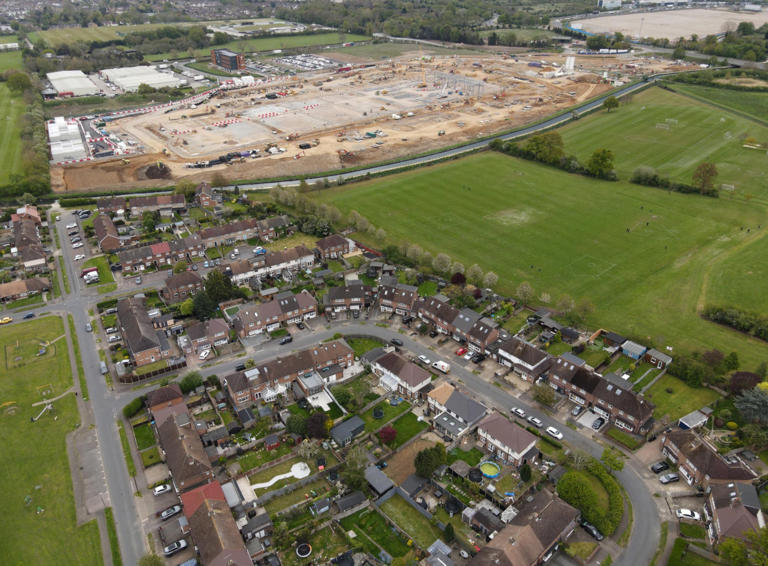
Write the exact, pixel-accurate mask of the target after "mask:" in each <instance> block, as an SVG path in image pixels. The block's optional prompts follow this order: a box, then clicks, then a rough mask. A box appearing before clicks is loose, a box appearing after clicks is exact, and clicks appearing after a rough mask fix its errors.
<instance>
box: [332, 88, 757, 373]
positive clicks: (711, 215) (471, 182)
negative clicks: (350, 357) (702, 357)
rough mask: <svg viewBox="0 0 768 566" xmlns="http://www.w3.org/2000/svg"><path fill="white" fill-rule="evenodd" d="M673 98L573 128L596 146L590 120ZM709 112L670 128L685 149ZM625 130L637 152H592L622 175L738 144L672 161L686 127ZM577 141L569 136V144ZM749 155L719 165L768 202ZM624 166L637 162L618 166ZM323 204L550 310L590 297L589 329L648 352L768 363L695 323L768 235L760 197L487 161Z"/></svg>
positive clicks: (684, 162) (688, 163)
mask: <svg viewBox="0 0 768 566" xmlns="http://www.w3.org/2000/svg"><path fill="white" fill-rule="evenodd" d="M676 98H677V96H676V95H672V94H669V93H666V92H657V89H653V90H651V91H649V92H647V93H644V94H642V95H638V96H635V99H634V101H633V102H632V104H631V105H630V106H629V107H625V106H623V107H621V108H620V109H619V110H618V111H616V112H614V113H611V114H610V115H604V114H603V113H599V114H597V115H594V116H592V117H587V118H583V119H582V120H580V121H579V122H578V123H577V124H576V125H574V126H573V128H577V127H579V128H581V127H583V128H584V129H586V130H590V129H592V136H593V137H592V138H588V137H586V138H584V139H585V140H586V141H585V142H584V143H585V144H586V143H587V141H589V142H591V143H592V144H597V143H598V141H597V139H598V130H599V127H595V126H593V124H592V122H597V121H603V122H604V121H606V120H614V119H615V118H617V117H619V118H622V117H620V116H619V114H620V113H622V112H625V110H627V108H631V106H632V105H638V106H646V110H648V109H649V108H652V105H653V104H660V108H659V109H657V110H654V111H655V112H658V113H659V114H664V113H666V112H667V111H668V108H669V107H670V105H672V106H674V107H675V108H677V110H679V112H682V113H685V112H689V110H688V108H689V107H690V106H694V107H695V106H696V104H695V103H691V102H690V101H688V100H687V99H682V100H680V101H678V100H672V99H676ZM645 112H646V117H647V116H648V114H649V112H647V111H645ZM707 113H709V114H711V115H714V116H716V118H714V119H713V118H711V117H710V119H709V122H708V123H710V124H715V125H719V124H720V122H719V117H720V116H722V115H723V114H724V113H723V111H721V110H717V109H715V110H713V109H708V108H706V107H703V109H699V110H697V112H696V114H690V115H689V114H685V117H684V118H679V119H678V120H679V122H678V123H679V124H680V123H684V122H687V123H689V124H690V127H692V128H695V130H694V131H695V132H696V133H697V135H696V137H689V138H688V139H689V140H690V139H695V140H701V138H702V136H703V135H706V131H705V130H703V129H701V126H700V124H701V123H702V120H705V119H706V114H707ZM678 115H679V114H678ZM726 119H727V120H730V122H729V124H730V125H729V127H730V128H732V129H734V130H735V126H734V124H735V123H736V122H737V121H736V119H735V118H734V117H733V116H731V115H728V116H727V117H726ZM633 127H634V130H633V131H632V132H627V134H626V135H631V136H632V139H633V140H635V142H634V146H633V145H632V144H631V143H628V142H625V141H623V139H621V138H622V134H620V133H618V134H617V132H619V130H618V129H616V130H614V131H610V130H604V131H603V133H602V134H600V135H599V139H600V140H602V144H601V147H611V148H614V149H615V151H616V153H617V163H618V164H619V172H620V175H621V176H622V178H627V177H628V174H627V173H626V172H625V171H626V170H629V172H631V171H632V170H633V169H634V167H635V166H636V165H637V164H650V165H656V166H659V167H660V168H662V165H664V164H665V162H669V163H670V164H671V165H667V167H668V168H669V172H670V173H676V172H677V173H678V174H680V175H685V174H686V173H685V172H686V171H687V170H688V168H691V169H692V168H693V167H695V164H697V163H698V162H699V161H698V160H696V159H694V154H695V153H696V151H698V152H699V153H698V155H699V159H701V160H703V159H705V158H706V156H707V155H714V156H715V157H713V159H715V162H716V163H717V164H718V167H720V162H719V161H718V159H720V157H719V156H726V157H728V158H730V159H734V158H735V157H740V156H739V151H740V148H739V147H738V146H739V142H738V140H736V139H734V140H733V141H732V142H731V144H724V143H722V142H721V140H720V139H719V138H718V139H717V140H714V141H713V142H712V143H711V145H710V146H705V145H704V144H703V143H702V142H701V141H699V142H697V143H696V144H695V145H696V146H697V148H698V150H694V151H692V152H691V151H689V150H687V149H684V150H683V152H682V153H683V154H684V155H680V154H681V152H680V151H679V148H680V147H681V146H682V147H685V143H683V139H684V138H683V134H684V133H683V132H679V133H680V135H681V137H680V138H679V139H678V140H677V142H676V143H677V144H679V145H677V146H675V145H673V144H669V145H662V146H659V145H658V144H657V143H655V142H654V140H653V137H652V133H653V132H655V130H656V127H655V120H654V119H650V120H649V119H647V118H646V119H645V120H640V119H639V120H638V121H636V122H634V125H633ZM686 127H687V126H686ZM670 131H671V130H670ZM578 133H579V132H576V131H574V132H566V133H565V137H566V140H569V139H572V136H575V135H576V134H578ZM685 135H687V136H693V133H692V132H690V131H689V132H688V133H687V134H685ZM654 148H655V149H654ZM566 151H568V152H572V151H574V150H573V143H572V142H569V141H567V142H566ZM586 151H587V150H586V149H582V150H581V151H580V152H578V154H579V155H581V153H584V152H586ZM743 151H745V152H747V150H743ZM657 154H658V155H657ZM665 155H666V158H665ZM746 155H747V156H749V158H747V157H744V158H743V160H742V161H741V163H742V164H743V168H742V174H743V176H742V177H740V178H736V177H735V175H736V169H735V167H734V168H732V169H730V168H729V167H723V169H726V170H730V171H732V175H734V179H733V182H734V183H737V184H738V185H740V186H744V185H749V186H751V187H752V189H751V190H753V191H754V192H755V193H756V194H757V193H758V192H759V194H761V195H765V196H766V197H768V188H766V189H763V190H762V191H760V186H759V182H758V180H757V179H755V178H753V177H752V172H753V171H757V170H759V168H760V165H759V163H758V162H760V160H762V159H764V158H765V157H764V155H763V154H759V153H757V152H751V153H747V154H746ZM622 160H627V161H629V160H632V161H634V163H631V164H629V165H622ZM760 163H761V162H760ZM724 176H725V175H724ZM319 198H320V199H322V200H323V201H328V202H332V203H333V204H335V205H337V206H338V207H339V208H340V209H341V210H342V211H344V212H348V211H350V210H353V209H354V210H357V211H359V212H360V213H361V214H363V215H364V216H366V217H367V218H368V219H369V220H370V221H371V222H372V223H373V224H374V225H376V226H377V227H383V228H384V229H385V230H386V232H387V234H388V236H387V238H388V243H389V242H392V243H399V242H404V241H407V242H413V243H418V244H420V245H421V246H422V247H424V248H425V249H427V250H428V251H430V252H431V253H432V254H433V255H434V254H436V253H439V252H445V253H448V254H449V255H450V256H451V257H452V258H453V259H454V260H457V261H461V262H462V263H464V265H465V266H469V265H471V264H473V263H478V264H480V266H482V267H483V269H485V270H492V271H495V272H496V273H497V274H498V275H499V277H500V281H499V288H500V290H502V291H504V292H507V293H512V292H514V289H515V287H516V286H517V284H518V283H520V282H521V281H529V282H530V283H531V284H532V285H533V287H534V289H535V291H536V293H537V295H538V296H540V295H541V293H545V292H546V293H548V294H549V295H550V296H551V298H552V302H551V304H552V305H553V306H554V305H555V304H556V303H557V301H558V298H559V297H560V296H561V295H563V294H568V295H570V296H571V297H573V298H574V299H577V300H578V299H588V300H590V301H592V302H593V303H594V305H595V307H596V309H595V312H594V313H593V314H592V315H590V317H589V320H588V321H587V323H588V324H590V325H591V326H593V327H600V326H602V327H608V328H611V329H614V330H616V331H617V332H622V333H629V334H634V335H637V336H639V337H643V336H647V337H650V338H652V339H653V340H654V341H655V342H656V345H657V346H665V345H668V344H669V345H672V346H675V347H677V348H682V349H684V350H689V349H690V350H693V349H699V350H701V349H705V348H706V349H709V348H713V347H717V348H719V349H721V350H723V351H726V352H728V351H731V350H735V351H737V352H738V353H739V356H740V358H741V360H742V365H743V367H745V368H748V369H752V368H753V367H755V366H757V364H758V363H759V362H760V361H762V360H763V359H766V357H768V344H765V343H763V342H759V341H757V340H753V339H750V338H748V337H745V336H743V335H741V334H739V333H736V332H733V331H731V330H728V329H726V328H723V327H720V326H717V325H714V324H712V323H709V322H706V321H704V320H702V319H701V318H700V317H699V316H698V315H697V309H698V308H700V307H701V306H702V304H701V303H703V302H709V301H714V300H715V299H717V298H718V294H719V293H721V292H722V285H721V284H720V282H721V280H722V279H723V276H722V275H721V274H722V273H723V269H724V268H725V267H727V265H728V263H727V262H728V261H730V260H731V258H732V257H735V256H737V255H738V254H741V253H747V252H748V251H751V250H752V249H754V248H753V246H756V245H763V244H762V243H763V241H764V240H766V239H767V238H762V239H761V235H762V234H763V232H764V231H765V226H766V223H767V222H768V218H766V210H765V208H764V207H763V206H762V204H759V201H760V200H762V199H758V198H757V197H755V198H754V199H752V200H751V201H748V200H746V199H745V198H729V197H728V196H725V197H723V198H720V199H717V200H716V199H711V198H706V197H700V196H696V195H682V194H677V193H670V192H667V191H663V190H659V189H653V188H646V187H640V186H636V185H632V184H629V183H627V182H625V181H619V182H615V183H610V182H603V181H596V180H593V179H589V178H586V177H581V176H577V175H570V174H567V173H564V172H561V171H559V170H556V169H553V168H549V167H544V166H541V165H538V164H535V163H531V162H528V161H523V160H519V159H515V158H512V157H508V156H504V155H501V154H496V153H490V152H489V153H483V154H479V155H475V156H471V157H467V158H464V159H460V160H456V161H451V162H448V163H445V164H442V165H438V166H434V167H430V168H425V169H420V170H418V171H414V172H409V173H403V174H400V175H395V176H391V177H386V178H384V179H381V180H376V181H372V182H368V183H361V184H359V185H353V186H351V187H343V188H338V189H331V190H329V191H327V192H323V193H322V195H321V196H320V197H319ZM747 229H749V231H747ZM362 239H363V240H365V239H366V238H365V236H362ZM372 243H374V244H375V245H377V246H381V245H383V244H384V243H383V242H372ZM762 257H766V256H765V255H763V256H762ZM766 269H767V270H768V268H766ZM725 279H726V280H727V276H726V277H725ZM752 281H753V282H754V284H753V285H751V284H749V283H748V282H746V280H745V282H744V285H743V287H742V288H741V289H740V291H739V292H738V295H737V296H736V297H734V302H735V303H736V304H738V302H739V300H740V299H744V300H745V301H749V300H750V297H751V296H752V294H753V293H758V292H762V291H761V288H760V287H759V285H760V283H759V281H760V278H759V277H755V278H754V279H753V280H752ZM763 304H765V303H763Z"/></svg>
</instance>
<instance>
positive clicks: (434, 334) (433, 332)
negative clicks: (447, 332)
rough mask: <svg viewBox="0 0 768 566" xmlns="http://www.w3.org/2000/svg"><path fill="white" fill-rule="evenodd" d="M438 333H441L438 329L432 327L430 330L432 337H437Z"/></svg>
mask: <svg viewBox="0 0 768 566" xmlns="http://www.w3.org/2000/svg"><path fill="white" fill-rule="evenodd" d="M438 334H440V333H439V332H438V331H437V330H434V329H432V330H430V331H429V337H430V338H436V337H437V335H438Z"/></svg>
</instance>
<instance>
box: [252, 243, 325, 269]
mask: <svg viewBox="0 0 768 566" xmlns="http://www.w3.org/2000/svg"><path fill="white" fill-rule="evenodd" d="M261 257H263V258H264V265H265V266H266V267H275V266H277V265H282V264H283V263H290V262H293V261H298V260H299V259H301V258H305V257H312V258H314V257H315V254H313V253H312V252H311V251H310V250H309V249H308V248H307V247H306V246H303V245H302V246H296V247H293V248H289V249H287V250H281V251H276V252H267V254H266V255H265V256H261Z"/></svg>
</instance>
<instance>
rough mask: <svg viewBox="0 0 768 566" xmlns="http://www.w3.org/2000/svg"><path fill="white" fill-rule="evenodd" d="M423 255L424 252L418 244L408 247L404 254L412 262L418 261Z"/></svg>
mask: <svg viewBox="0 0 768 566" xmlns="http://www.w3.org/2000/svg"><path fill="white" fill-rule="evenodd" d="M423 254H424V250H422V249H421V246H420V245H419V244H411V245H409V246H408V249H407V250H406V252H405V255H406V257H407V258H408V259H411V260H413V261H419V259H420V258H421V256H422V255H423Z"/></svg>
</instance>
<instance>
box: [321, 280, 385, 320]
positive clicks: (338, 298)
mask: <svg viewBox="0 0 768 566" xmlns="http://www.w3.org/2000/svg"><path fill="white" fill-rule="evenodd" d="M372 295H373V289H372V288H371V287H370V286H368V285H364V284H363V283H362V282H360V281H350V282H348V283H347V285H345V286H343V287H330V288H329V289H328V292H327V293H326V294H325V296H324V297H323V300H324V302H325V310H326V312H330V313H333V314H335V313H340V312H346V311H360V310H362V309H364V308H365V307H366V306H368V305H369V304H370V303H371V296H372Z"/></svg>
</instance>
